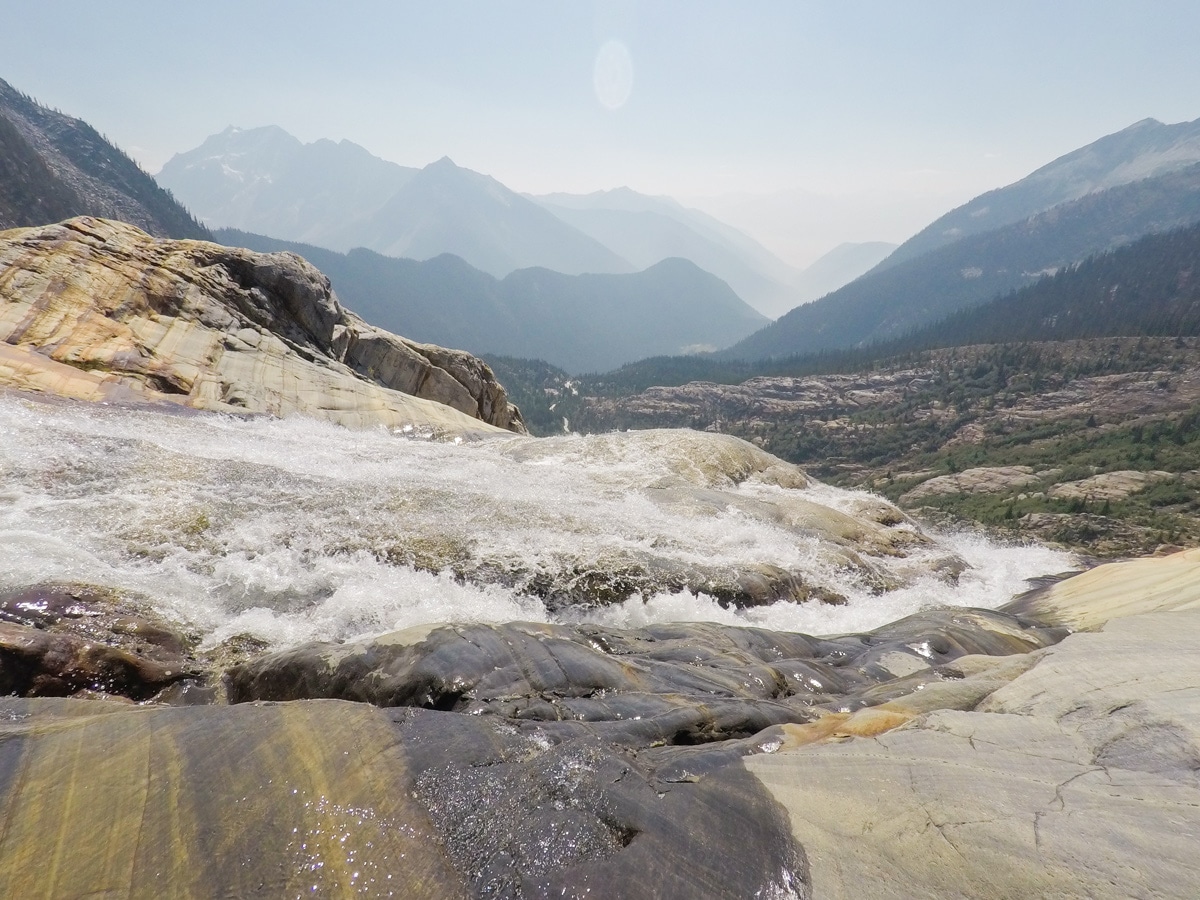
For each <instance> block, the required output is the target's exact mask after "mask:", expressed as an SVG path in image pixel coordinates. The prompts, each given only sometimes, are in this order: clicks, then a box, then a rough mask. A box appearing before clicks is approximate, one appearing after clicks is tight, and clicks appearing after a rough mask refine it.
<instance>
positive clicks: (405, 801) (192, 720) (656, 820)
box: [0, 698, 807, 900]
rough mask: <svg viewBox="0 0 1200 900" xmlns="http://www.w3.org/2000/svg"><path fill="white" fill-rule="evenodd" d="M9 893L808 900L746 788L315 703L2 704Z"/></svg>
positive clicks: (518, 739) (467, 721)
mask: <svg viewBox="0 0 1200 900" xmlns="http://www.w3.org/2000/svg"><path fill="white" fill-rule="evenodd" d="M0 810H2V811H3V815H4V828H3V829H2V830H0V884H3V885H4V886H5V889H6V892H7V894H8V896H13V897H31V898H41V897H45V898H57V897H79V896H94V895H96V894H97V893H100V892H102V893H103V894H104V895H105V896H112V897H259V896H261V897H293V896H305V897H312V896H315V897H327V898H343V897H344V898H350V897H397V898H410V897H412V898H420V897H429V898H439V900H440V898H448V897H468V896H471V897H493V898H494V897H547V898H549V897H564V896H566V897H585V896H597V897H601V896H604V897H617V896H649V897H661V898H678V900H690V898H695V897H713V898H728V900H735V898H743V897H754V896H762V897H796V896H804V894H803V890H804V885H805V881H806V877H807V875H806V868H805V861H804V855H803V851H802V850H801V849H800V848H799V847H798V846H797V845H796V844H795V842H794V841H793V840H792V838H791V835H790V833H789V831H788V828H787V824H786V819H785V817H784V814H783V810H782V809H781V808H780V807H779V806H778V804H776V803H775V802H774V800H773V799H772V798H771V797H770V795H769V794H768V793H767V792H766V791H765V790H764V789H763V788H762V787H761V786H760V785H759V784H758V783H757V782H756V781H755V780H754V779H753V778H752V777H751V776H749V775H748V774H747V773H746V772H744V771H742V770H740V769H738V768H737V767H730V766H725V767H723V768H721V769H719V770H716V771H714V772H712V773H711V774H709V775H708V776H707V777H705V778H704V779H702V780H699V781H672V782H663V781H660V780H659V779H658V777H657V774H656V771H655V769H654V767H653V766H651V765H647V764H646V763H645V762H643V761H641V760H639V759H638V758H637V757H636V755H633V754H630V753H627V752H624V751H621V750H619V749H614V748H612V747H610V746H607V745H605V744H603V743H602V742H598V741H596V740H594V739H591V738H589V737H588V736H587V735H583V734H580V735H576V736H567V737H563V736H556V735H548V734H546V733H544V732H543V731H542V730H541V729H540V728H539V727H538V726H537V725H536V723H535V724H526V723H519V722H518V723H509V722H507V721H505V720H501V719H497V718H494V717H476V716H462V715H456V714H453V713H444V712H435V711H427V710H414V709H400V710H381V709H378V708H376V707H372V706H368V705H365V704H355V703H342V702H337V701H317V702H311V703H288V704H244V705H239V706H235V707H222V706H210V707H204V708H198V709H166V708H162V707H141V708H131V707H120V706H117V705H115V704H101V703H94V702H83V701H72V700H57V701H56V700H21V699H12V698H8V699H2V700H0Z"/></svg>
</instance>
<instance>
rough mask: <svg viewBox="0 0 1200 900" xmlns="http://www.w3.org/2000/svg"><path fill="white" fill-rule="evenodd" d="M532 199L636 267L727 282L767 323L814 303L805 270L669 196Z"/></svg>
mask: <svg viewBox="0 0 1200 900" xmlns="http://www.w3.org/2000/svg"><path fill="white" fill-rule="evenodd" d="M531 199H533V200H535V201H537V202H538V203H540V204H542V205H543V206H544V207H546V208H547V209H549V210H550V211H551V212H553V213H554V214H555V215H556V216H558V217H559V218H561V219H563V220H564V221H566V222H568V223H570V224H571V225H574V226H575V227H576V228H579V229H580V230H581V231H583V232H585V233H587V234H589V235H591V236H592V237H594V238H595V239H596V240H598V241H600V242H601V243H603V244H604V245H605V246H607V247H610V248H611V249H612V250H614V251H615V252H616V253H618V254H620V255H621V256H623V257H624V258H625V259H628V260H629V261H630V262H632V263H633V264H634V265H635V266H639V267H643V268H644V267H645V266H648V265H652V264H653V263H655V262H657V261H658V260H660V259H664V258H668V257H671V256H681V257H683V258H685V259H690V260H691V261H692V262H694V263H696V265H698V266H700V268H702V269H704V270H705V271H709V272H712V273H713V274H714V275H716V276H717V277H718V278H721V279H723V280H724V281H726V282H728V283H729V286H730V287H732V288H733V289H734V290H735V291H737V293H738V296H740V297H741V298H742V299H744V300H745V301H746V302H747V303H749V304H750V305H751V306H754V307H755V308H756V309H758V310H759V312H762V313H763V314H765V315H767V316H770V317H772V318H776V317H778V316H780V315H782V314H783V313H785V312H787V311H788V310H789V309H791V308H793V307H794V306H796V305H797V304H799V303H802V302H804V301H805V300H807V299H811V297H808V296H805V295H804V294H802V293H798V292H797V291H796V289H795V287H794V284H795V283H796V282H797V281H798V280H800V279H802V278H803V272H801V271H800V270H798V269H795V268H793V267H792V266H789V265H788V264H787V263H785V262H783V260H781V259H779V257H777V256H775V254H773V253H772V252H771V251H770V250H768V249H767V248H766V247H764V246H762V244H760V243H758V242H757V241H756V240H754V239H753V238H751V237H750V236H749V235H747V234H745V233H744V232H741V231H739V230H737V229H736V228H734V227H732V226H730V225H728V224H726V223H724V222H721V221H720V220H718V219H715V218H713V217H712V216H710V215H709V214H708V213H705V212H702V211H701V210H698V209H692V208H689V207H686V206H684V205H683V204H681V203H679V202H678V201H677V200H675V199H673V198H671V197H651V196H648V195H645V194H640V193H638V192H637V191H634V190H631V189H630V188H628V187H619V188H613V189H611V190H607V191H594V192H593V193H590V194H567V193H553V194H543V195H539V196H531ZM863 271H865V269H864V270H863ZM856 274H861V273H856Z"/></svg>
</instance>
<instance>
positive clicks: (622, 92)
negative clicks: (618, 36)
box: [592, 40, 633, 109]
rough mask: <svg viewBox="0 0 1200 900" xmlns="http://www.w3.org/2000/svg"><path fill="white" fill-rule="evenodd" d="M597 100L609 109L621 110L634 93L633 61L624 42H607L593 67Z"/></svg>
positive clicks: (593, 81)
mask: <svg viewBox="0 0 1200 900" xmlns="http://www.w3.org/2000/svg"><path fill="white" fill-rule="evenodd" d="M592 86H593V88H595V91H596V99H597V100H599V101H600V105H601V106H603V107H605V108H607V109H620V108H621V107H622V106H624V105H625V102H626V101H627V100H628V99H629V95H630V94H631V93H632V92H633V59H632V57H630V55H629V48H628V47H626V46H625V44H624V42H622V41H616V40H612V41H605V42H604V44H603V46H601V47H600V51H599V52H598V53H597V54H596V64H595V65H594V66H593V67H592Z"/></svg>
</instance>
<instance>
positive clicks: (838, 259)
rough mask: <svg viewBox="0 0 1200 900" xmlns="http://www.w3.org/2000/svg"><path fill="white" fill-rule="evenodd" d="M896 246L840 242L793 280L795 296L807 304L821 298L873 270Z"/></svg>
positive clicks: (871, 242) (881, 242) (878, 242)
mask: <svg viewBox="0 0 1200 900" xmlns="http://www.w3.org/2000/svg"><path fill="white" fill-rule="evenodd" d="M897 246H898V245H897V244H891V243H888V242H887V241H863V242H859V243H845V244H838V246H836V247H834V248H833V249H832V250H830V251H829V252H828V253H826V254H825V255H824V256H821V257H819V258H818V259H816V260H814V261H813V263H812V264H811V265H809V266H808V267H807V268H805V269H804V270H803V271H801V272H800V274H799V275H798V276H797V278H796V279H795V280H794V281H793V282H792V284H793V287H794V288H795V291H796V295H797V296H798V297H800V299H801V301H802V302H804V303H808V302H811V301H813V300H818V299H820V298H821V297H824V296H825V295H826V294H829V293H832V292H833V291H836V290H837V289H838V288H840V287H844V286H845V285H847V284H849V283H850V282H852V281H854V280H855V279H856V278H860V277H862V276H863V275H865V274H866V273H867V272H869V271H871V269H873V268H874V267H875V266H877V265H878V264H879V263H881V262H882V261H883V260H885V259H886V258H887V257H888V256H889V255H891V254H892V253H893V252H894V251H895V249H896V247H897Z"/></svg>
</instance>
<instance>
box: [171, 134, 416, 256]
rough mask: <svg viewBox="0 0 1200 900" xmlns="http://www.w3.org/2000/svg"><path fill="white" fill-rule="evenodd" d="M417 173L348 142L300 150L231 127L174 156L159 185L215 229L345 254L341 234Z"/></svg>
mask: <svg viewBox="0 0 1200 900" xmlns="http://www.w3.org/2000/svg"><path fill="white" fill-rule="evenodd" d="M417 171H418V170H417V169H412V168H407V167H405V166H400V165H397V164H396V163H392V162H387V161H386V160H382V159H379V158H378V157H376V156H372V155H371V154H370V153H368V152H367V151H366V150H365V149H364V148H362V147H360V146H359V145H357V144H354V143H352V142H351V141H340V142H334V141H329V140H319V141H315V142H313V143H311V144H305V143H303V142H301V141H300V140H299V139H297V138H295V137H293V136H292V135H290V134H288V133H287V132H286V131H284V130H283V129H282V128H279V127H278V126H274V125H269V126H264V127H262V128H248V129H242V128H235V127H233V126H230V127H229V128H226V129H225V130H224V131H222V132H221V133H220V134H215V135H211V136H210V137H208V138H207V139H206V140H205V141H204V143H202V144H201V145H200V146H199V147H197V148H195V149H194V150H189V151H187V152H186V153H178V154H176V155H175V156H173V157H172V158H171V159H170V160H169V161H168V162H167V164H166V165H165V166H163V168H162V170H161V171H160V172H159V173H158V178H159V180H160V181H161V182H162V183H163V184H165V185H166V186H168V187H169V188H171V189H172V190H173V191H175V192H176V193H177V194H178V195H179V196H181V197H185V198H187V200H188V202H189V203H190V204H192V206H193V208H194V209H195V210H196V213H197V215H199V216H200V217H201V218H202V219H203V220H204V221H206V222H207V223H208V224H209V225H211V226H213V227H229V228H239V229H242V230H245V231H252V232H266V233H270V234H278V235H280V236H282V237H286V238H288V239H290V240H298V241H303V242H306V243H316V244H319V245H322V246H330V247H332V248H333V249H338V250H349V249H350V247H351V246H353V245H354V241H353V239H352V238H345V237H343V233H344V232H345V231H346V230H347V228H348V227H349V226H350V225H351V223H353V222H355V221H357V220H359V219H361V218H363V217H364V216H367V215H369V214H370V213H371V212H372V211H374V210H376V209H377V208H378V207H379V206H381V205H382V204H383V203H385V202H386V201H387V199H388V198H389V197H391V196H392V195H393V194H394V193H395V192H396V191H398V190H399V189H400V188H401V187H402V186H403V185H404V184H406V183H407V182H408V181H409V180H410V179H411V178H412V177H413V176H414V175H415V174H416V173H417ZM347 241H349V242H348V243H347Z"/></svg>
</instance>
